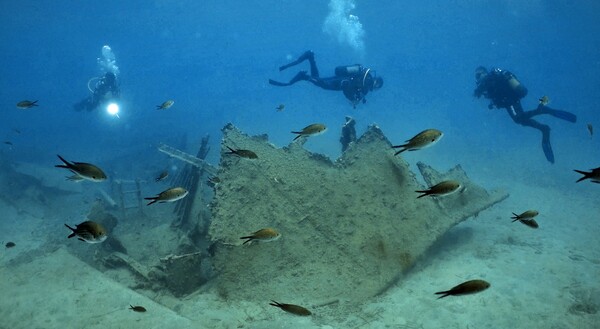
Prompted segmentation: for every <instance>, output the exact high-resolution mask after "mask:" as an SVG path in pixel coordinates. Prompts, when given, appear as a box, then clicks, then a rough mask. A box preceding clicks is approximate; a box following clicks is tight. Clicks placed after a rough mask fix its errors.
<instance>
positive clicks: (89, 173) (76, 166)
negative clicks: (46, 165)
mask: <svg viewBox="0 0 600 329" xmlns="http://www.w3.org/2000/svg"><path fill="white" fill-rule="evenodd" d="M57 156H58V158H59V159H60V160H61V161H62V162H63V163H64V164H61V165H55V167H57V168H65V169H69V170H70V171H71V172H72V173H74V174H75V175H77V176H79V177H81V178H83V179H87V180H89V181H92V182H102V181H104V180H106V174H105V173H104V172H103V171H102V169H100V168H98V167H97V166H95V165H93V164H91V163H86V162H69V161H67V160H65V159H64V158H63V157H61V156H60V155H57ZM73 180H74V179H73Z"/></svg>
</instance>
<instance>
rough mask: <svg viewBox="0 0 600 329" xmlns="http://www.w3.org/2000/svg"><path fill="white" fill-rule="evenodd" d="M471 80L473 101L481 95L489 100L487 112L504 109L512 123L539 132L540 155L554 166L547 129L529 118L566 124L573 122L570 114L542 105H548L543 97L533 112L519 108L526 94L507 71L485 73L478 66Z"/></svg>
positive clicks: (575, 117) (517, 81)
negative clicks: (543, 117)
mask: <svg viewBox="0 0 600 329" xmlns="http://www.w3.org/2000/svg"><path fill="white" fill-rule="evenodd" d="M475 80H476V82H477V88H476V89H475V91H474V95H475V97H477V98H481V96H483V97H485V98H487V99H489V100H490V104H489V105H488V108H489V109H493V108H497V109H500V108H503V109H506V112H507V113H508V115H509V116H510V117H511V118H512V119H513V121H514V122H516V123H518V124H520V125H522V126H528V127H533V128H535V129H537V130H539V131H541V132H542V149H543V150H544V155H545V156H546V159H547V160H548V161H549V162H550V163H554V153H553V152H552V146H551V145H550V127H549V126H547V125H545V124H541V123H539V122H537V121H535V120H534V119H532V118H533V117H534V116H536V115H540V114H549V115H551V116H554V117H557V118H559V119H563V120H566V121H569V122H576V121H577V116H576V115H575V114H573V113H570V112H566V111H561V110H555V109H551V108H549V107H548V106H546V105H547V104H548V98H547V97H546V96H544V97H542V98H540V103H539V105H538V107H537V108H536V109H535V110H531V111H524V110H523V107H522V106H521V99H522V98H523V97H525V96H526V95H527V88H525V87H524V86H523V85H522V84H521V83H520V82H519V80H518V79H517V77H516V76H515V75H514V74H512V73H511V72H509V71H506V70H501V69H498V68H495V69H493V70H491V71H488V70H487V69H486V68H485V67H483V66H480V67H478V68H477V69H475Z"/></svg>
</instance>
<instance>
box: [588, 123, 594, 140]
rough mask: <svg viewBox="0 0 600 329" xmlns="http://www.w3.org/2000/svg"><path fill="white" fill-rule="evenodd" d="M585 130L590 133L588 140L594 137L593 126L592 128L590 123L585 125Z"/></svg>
mask: <svg viewBox="0 0 600 329" xmlns="http://www.w3.org/2000/svg"><path fill="white" fill-rule="evenodd" d="M587 129H588V131H589V132H590V138H592V137H593V136H594V126H592V124H591V123H588V124H587Z"/></svg>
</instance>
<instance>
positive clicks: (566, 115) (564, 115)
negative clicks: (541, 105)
mask: <svg viewBox="0 0 600 329" xmlns="http://www.w3.org/2000/svg"><path fill="white" fill-rule="evenodd" d="M548 114H550V115H551V116H553V117H557V118H559V119H563V120H565V121H569V122H573V123H575V122H577V116H576V115H575V114H573V113H571V112H567V111H561V110H550V111H548Z"/></svg>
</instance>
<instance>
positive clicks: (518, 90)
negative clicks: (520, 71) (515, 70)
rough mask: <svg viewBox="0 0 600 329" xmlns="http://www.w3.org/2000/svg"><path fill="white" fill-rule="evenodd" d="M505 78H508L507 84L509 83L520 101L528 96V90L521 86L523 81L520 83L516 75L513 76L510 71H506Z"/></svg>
mask: <svg viewBox="0 0 600 329" xmlns="http://www.w3.org/2000/svg"><path fill="white" fill-rule="evenodd" d="M504 76H505V77H506V82H507V83H508V86H509V87H510V89H512V90H513V91H514V92H515V95H516V96H517V97H518V98H519V99H521V98H523V97H525V96H527V88H525V87H524V86H523V85H522V84H521V81H519V79H517V77H516V76H515V75H514V74H512V73H511V72H509V71H504Z"/></svg>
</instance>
